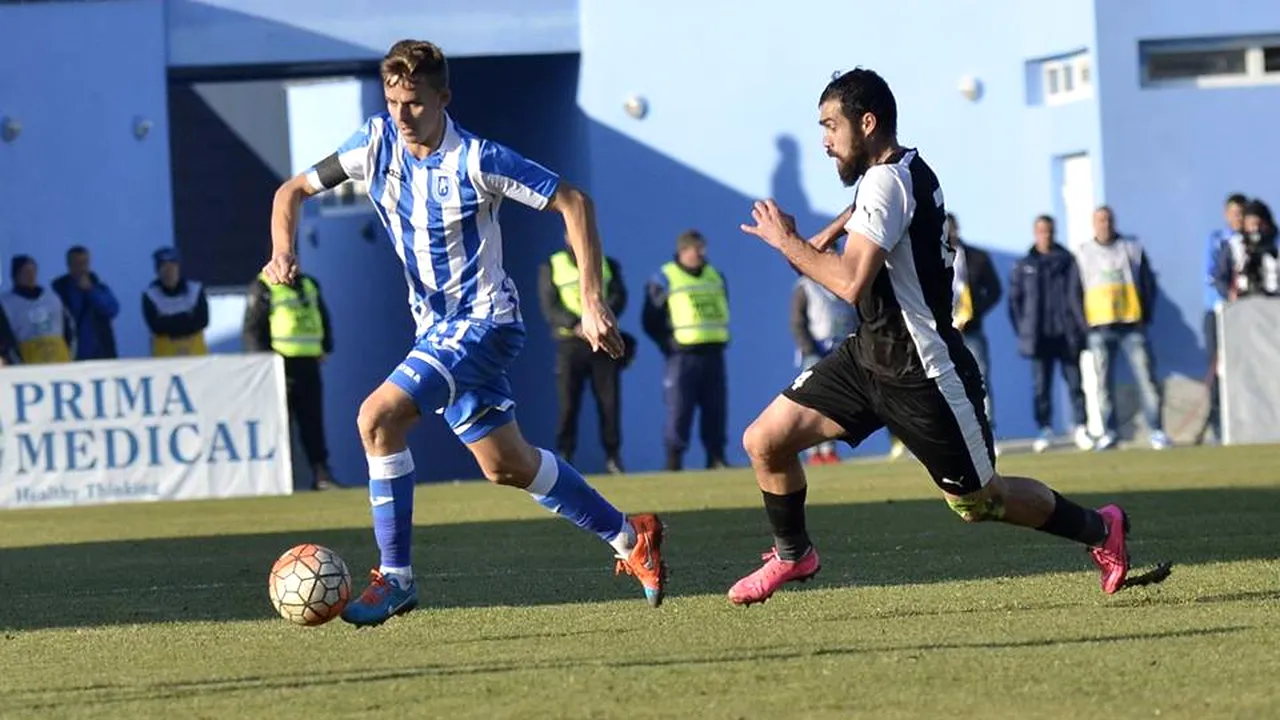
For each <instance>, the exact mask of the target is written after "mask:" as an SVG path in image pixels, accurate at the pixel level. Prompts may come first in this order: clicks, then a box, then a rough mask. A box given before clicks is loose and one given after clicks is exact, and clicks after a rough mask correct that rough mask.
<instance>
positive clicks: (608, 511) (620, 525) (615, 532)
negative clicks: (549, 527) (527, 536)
mask: <svg viewBox="0 0 1280 720" xmlns="http://www.w3.org/2000/svg"><path fill="white" fill-rule="evenodd" d="M538 452H539V453H541V454H542V464H541V465H540V466H539V468H538V474H537V476H536V477H534V479H533V482H532V483H530V485H529V487H527V488H525V491H526V492H528V493H529V494H530V495H532V496H533V499H534V500H537V501H538V504H539V505H541V506H542V507H544V508H546V509H548V510H550V511H551V512H553V513H556V514H557V515H559V516H560V517H562V518H564V519H566V520H568V521H569V522H571V523H573V524H574V525H577V526H578V527H580V528H582V529H583V530H589V531H590V532H593V533H595V534H596V535H599V536H600V539H601V540H604V541H605V542H607V543H610V544H613V543H614V541H615V540H618V538H619V535H620V534H622V533H623V531H624V530H628V528H627V526H628V523H627V519H626V517H625V516H623V514H622V513H621V512H619V511H618V509H617V508H615V507H614V506H613V505H610V504H609V501H608V500H605V499H604V498H603V497H602V496H601V495H600V493H598V492H596V490H595V488H593V487H591V486H590V485H588V484H587V481H586V480H585V479H584V478H583V477H582V474H581V473H579V472H578V471H577V470H575V469H574V468H573V466H572V465H570V464H568V463H566V462H564V461H563V460H561V459H560V458H558V457H556V456H555V455H554V454H552V453H550V452H548V451H546V450H541V449H540V450H539V451H538Z"/></svg>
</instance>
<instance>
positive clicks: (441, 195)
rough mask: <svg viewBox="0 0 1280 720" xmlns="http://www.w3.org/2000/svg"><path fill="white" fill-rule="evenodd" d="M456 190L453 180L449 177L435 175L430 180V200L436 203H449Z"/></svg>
mask: <svg viewBox="0 0 1280 720" xmlns="http://www.w3.org/2000/svg"><path fill="white" fill-rule="evenodd" d="M457 192H458V190H457V188H456V187H455V183H454V180H453V178H452V177H451V176H449V175H443V174H439V175H435V176H434V177H432V178H431V199H432V200H434V201H436V202H438V203H443V202H449V201H450V200H452V199H453V196H454V195H455V194H457Z"/></svg>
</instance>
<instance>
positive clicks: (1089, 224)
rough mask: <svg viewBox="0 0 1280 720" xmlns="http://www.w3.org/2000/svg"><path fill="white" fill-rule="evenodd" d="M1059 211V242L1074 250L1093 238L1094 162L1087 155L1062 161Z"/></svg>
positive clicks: (1094, 206) (1069, 157) (1075, 156)
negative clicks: (1061, 210) (1060, 205)
mask: <svg viewBox="0 0 1280 720" xmlns="http://www.w3.org/2000/svg"><path fill="white" fill-rule="evenodd" d="M1060 190H1061V192H1062V209H1063V212H1064V213H1065V214H1066V217H1065V218H1063V219H1064V220H1065V221H1066V222H1064V223H1063V225H1064V227H1063V228H1062V230H1063V232H1060V233H1059V236H1058V241H1059V242H1061V243H1063V244H1065V245H1066V246H1067V247H1069V248H1071V250H1072V251H1075V249H1076V248H1078V247H1080V246H1081V245H1082V244H1084V243H1086V242H1088V241H1089V240H1090V239H1092V238H1093V211H1094V210H1095V209H1096V208H1097V204H1096V203H1095V201H1094V198H1093V161H1092V160H1091V159H1090V158H1089V156H1088V155H1085V154H1080V155H1068V156H1066V157H1064V158H1062V187H1061V188H1060Z"/></svg>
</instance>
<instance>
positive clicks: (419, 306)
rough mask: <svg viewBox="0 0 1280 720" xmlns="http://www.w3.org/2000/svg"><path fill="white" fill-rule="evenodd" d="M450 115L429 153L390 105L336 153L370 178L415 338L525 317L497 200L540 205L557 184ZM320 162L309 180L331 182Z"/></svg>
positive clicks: (354, 172) (318, 185)
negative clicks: (418, 153)
mask: <svg viewBox="0 0 1280 720" xmlns="http://www.w3.org/2000/svg"><path fill="white" fill-rule="evenodd" d="M445 123H446V128H445V133H444V138H443V140H442V142H441V143H440V147H439V149H437V150H436V151H435V152H434V153H432V154H431V155H428V156H427V157H426V158H424V159H422V160H418V159H417V158H415V157H414V156H413V155H411V154H410V153H409V151H408V150H407V149H406V147H405V144H404V141H403V140H402V139H401V137H400V132H399V130H397V129H396V125H395V123H394V122H393V121H392V120H391V119H390V117H389V116H388V115H387V114H386V113H382V114H380V115H375V116H373V117H371V118H369V120H368V121H366V122H365V124H364V125H363V126H362V127H361V128H360V129H359V130H357V131H356V132H355V134H353V135H352V136H351V137H350V138H349V139H348V140H347V141H346V142H345V143H343V145H342V147H341V148H339V149H338V152H337V159H338V161H339V163H341V165H342V170H343V171H344V172H345V174H346V176H347V177H348V178H350V179H352V180H358V181H364V182H365V183H366V184H367V185H368V189H369V199H370V200H372V201H373V205H374V208H375V209H376V210H377V212H378V216H379V217H380V218H382V224H383V226H384V227H385V228H386V230H387V235H388V236H389V237H390V238H391V243H392V245H393V246H394V247H395V250H396V255H398V256H399V257H400V261H401V262H402V263H403V264H404V276H405V281H406V282H407V283H408V285H409V308H410V310H411V312H412V313H413V319H414V322H415V324H416V326H417V336H418V337H422V336H423V335H424V334H425V333H426V332H427V330H429V329H430V328H431V327H432V326H433V325H436V324H437V323H442V322H449V321H452V320H457V319H464V318H465V319H479V320H489V321H491V322H495V323H499V324H507V323H518V322H520V321H521V317H520V299H519V296H518V295H517V293H516V287H515V283H514V282H512V281H511V278H509V277H508V276H507V273H506V271H505V270H504V269H503V267H502V229H501V228H500V227H499V225H498V208H499V206H500V205H501V204H502V199H503V198H511V199H512V200H515V201H516V202H519V203H522V204H524V205H528V206H529V207H531V208H534V209H535V210H541V209H543V208H545V207H546V206H547V203H548V202H549V201H550V200H551V196H552V195H554V194H555V191H556V188H557V187H558V186H559V184H560V178H559V176H558V175H556V174H555V173H553V172H552V171H550V170H548V169H547V168H545V167H543V166H541V165H539V164H537V163H535V162H533V161H531V160H527V159H525V158H524V157H522V156H521V155H520V154H519V153H516V152H515V151H513V150H511V149H509V148H507V147H504V146H503V145H500V144H499V143H496V142H493V141H490V140H484V139H482V138H479V137H476V136H475V135H473V134H471V133H469V132H467V131H466V130H464V129H462V128H461V127H458V126H457V125H456V124H455V123H454V122H453V119H452V118H450V117H448V115H446V116H445ZM322 164H323V163H322ZM317 167H320V166H319V165H317V166H316V167H313V168H312V169H311V170H310V171H308V173H307V180H308V182H309V183H310V184H311V187H312V188H314V189H316V190H319V189H322V188H324V187H330V186H332V185H333V184H334V183H333V182H331V181H330V182H328V184H327V185H326V184H325V182H323V181H322V180H321V177H320V175H321V174H320V172H318V171H317Z"/></svg>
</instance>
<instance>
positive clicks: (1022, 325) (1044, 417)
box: [1009, 215, 1093, 452]
mask: <svg viewBox="0 0 1280 720" xmlns="http://www.w3.org/2000/svg"><path fill="white" fill-rule="evenodd" d="M1034 227H1035V244H1034V245H1032V246H1031V249H1030V250H1029V251H1027V255H1026V257H1024V258H1022V259H1021V260H1019V261H1018V262H1017V264H1015V265H1014V266H1013V272H1012V273H1011V274H1010V276H1009V320H1010V321H1011V322H1012V323H1013V333H1014V335H1016V336H1017V338H1018V353H1019V354H1021V355H1022V356H1023V357H1025V358H1028V359H1030V360H1031V375H1032V378H1033V381H1034V383H1035V401H1034V403H1035V404H1034V413H1035V418H1036V426H1037V427H1039V428H1040V433H1039V435H1037V436H1036V439H1035V443H1034V444H1033V445H1032V446H1031V449H1032V450H1034V451H1035V452H1044V451H1045V450H1048V449H1049V447H1050V446H1051V445H1052V444H1053V439H1054V436H1055V433H1054V430H1053V366H1054V364H1057V365H1058V366H1059V368H1060V369H1061V372H1062V379H1063V381H1064V382H1066V384H1067V395H1068V397H1069V398H1070V399H1071V415H1072V421H1073V424H1074V428H1075V429H1074V435H1073V438H1074V440H1075V444H1076V447H1078V448H1080V449H1081V450H1092V449H1093V438H1092V437H1091V436H1090V435H1089V430H1088V428H1087V427H1086V424H1087V417H1086V414H1085V404H1084V391H1083V389H1082V387H1081V385H1080V352H1081V351H1082V350H1083V349H1084V334H1085V322H1084V310H1083V308H1084V301H1083V300H1082V299H1081V298H1080V296H1079V287H1080V283H1079V281H1078V279H1077V275H1078V273H1079V270H1077V268H1076V259H1075V256H1073V255H1072V254H1071V251H1069V250H1067V249H1066V248H1065V247H1063V246H1061V245H1059V244H1058V243H1057V242H1056V241H1055V240H1054V223H1053V218H1051V217H1049V216H1048V215H1041V216H1040V217H1038V218H1036V221H1035V226H1034Z"/></svg>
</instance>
